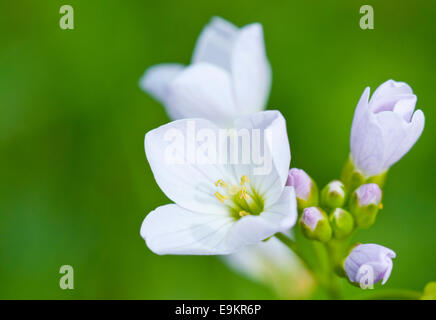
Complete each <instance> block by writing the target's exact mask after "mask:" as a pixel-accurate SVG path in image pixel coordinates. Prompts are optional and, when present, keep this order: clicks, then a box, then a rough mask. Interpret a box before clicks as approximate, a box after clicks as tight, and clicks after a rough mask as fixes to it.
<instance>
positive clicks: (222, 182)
mask: <svg viewBox="0 0 436 320" xmlns="http://www.w3.org/2000/svg"><path fill="white" fill-rule="evenodd" d="M189 121H195V123H196V126H197V127H198V128H199V129H202V128H207V129H208V130H210V131H213V132H218V131H220V129H219V127H218V126H216V125H215V124H213V123H212V122H211V121H208V120H204V119H196V120H189V119H186V120H178V121H174V122H171V123H169V124H166V125H164V126H161V127H159V128H157V129H154V130H152V131H150V132H148V133H147V134H146V137H145V153H146V155H147V159H148V161H149V163H150V167H151V169H152V171H153V174H154V177H155V179H156V182H157V184H158V185H159V187H160V188H161V189H162V191H163V192H164V193H165V194H166V195H167V197H168V198H170V199H171V200H172V201H174V202H175V204H169V205H165V206H161V207H158V208H157V209H156V210H154V211H152V212H150V213H149V214H148V215H147V217H146V218H145V220H144V222H143V223H142V227H141V236H142V237H143V238H144V239H145V241H146V243H147V246H148V247H149V248H150V249H151V250H152V251H153V252H155V253H157V254H229V253H233V252H235V251H237V250H239V249H241V248H242V247H243V246H245V245H247V244H253V243H257V242H260V241H262V240H264V239H266V238H268V237H270V236H272V235H274V234H275V233H277V232H283V231H287V230H289V229H290V228H291V227H292V226H293V225H294V224H295V222H296V219H297V207H296V206H297V205H296V198H295V192H294V188H293V187H288V186H285V183H286V179H287V177H288V170H289V164H290V160H291V153H290V148H289V142H288V138H287V133H286V123H285V119H284V118H283V116H282V115H281V113H280V112H278V111H265V112H260V113H257V114H254V115H252V116H247V117H243V118H240V119H238V120H236V121H235V122H234V127H235V128H237V129H238V128H244V129H245V130H251V131H254V129H256V130H260V133H261V134H264V132H265V131H268V132H269V133H270V138H265V140H266V147H265V152H267V153H268V156H269V157H271V160H272V168H271V171H270V172H269V173H268V174H254V173H253V172H254V170H255V169H254V164H253V162H252V161H251V162H250V163H248V164H221V163H216V162H212V163H207V162H206V163H204V164H199V163H192V162H190V161H184V162H182V163H180V164H176V163H169V162H168V161H167V158H166V157H167V146H168V145H169V144H172V145H173V147H174V144H180V149H177V148H176V149H177V150H181V149H184V148H185V141H183V140H181V141H178V140H174V141H168V139H167V138H166V137H165V135H166V133H168V132H170V130H173V131H174V130H180V131H181V132H186V127H187V124H188V123H189ZM218 135H219V134H218V133H217V134H216V136H218ZM272 143H273V144H274V147H273V146H272ZM186 144H187V148H192V149H194V150H197V151H199V152H204V150H203V149H201V144H200V143H198V142H197V141H195V140H191V139H188V140H187V141H186ZM204 157H206V158H207V157H208V155H206V154H204Z"/></svg>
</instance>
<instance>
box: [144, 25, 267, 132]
mask: <svg viewBox="0 0 436 320" xmlns="http://www.w3.org/2000/svg"><path fill="white" fill-rule="evenodd" d="M140 86H141V88H142V89H143V90H144V91H145V92H148V93H149V94H150V95H152V96H153V97H154V98H155V99H157V100H158V101H160V102H161V103H162V104H163V105H164V106H165V108H166V111H167V113H168V115H169V116H170V117H171V118H172V119H173V120H176V119H183V118H204V119H208V120H211V121H214V122H215V123H216V124H218V125H222V126H225V125H229V124H231V123H233V120H235V119H236V118H238V117H240V116H243V115H249V114H252V113H255V112H259V111H262V110H263V109H264V108H265V104H266V102H267V99H268V96H269V92H270V87H271V68H270V65H269V62H268V60H267V57H266V53H265V46H264V40H263V30H262V25H260V24H259V23H253V24H250V25H247V26H245V27H242V28H240V29H239V28H237V27H236V26H234V25H233V24H231V23H230V22H228V21H226V20H224V19H222V18H218V17H214V18H212V20H211V21H210V23H209V24H208V25H206V27H205V28H204V30H203V31H202V33H201V34H200V36H199V38H198V40H197V44H196V47H195V50H194V54H193V57H192V61H191V65H189V66H184V65H181V64H176V63H169V64H159V65H155V66H152V67H150V68H149V69H148V70H147V71H146V72H145V74H144V75H143V77H142V78H141V80H140Z"/></svg>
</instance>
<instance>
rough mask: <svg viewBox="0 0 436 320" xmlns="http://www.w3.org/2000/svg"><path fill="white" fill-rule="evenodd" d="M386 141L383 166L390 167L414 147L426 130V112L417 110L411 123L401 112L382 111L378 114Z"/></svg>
mask: <svg viewBox="0 0 436 320" xmlns="http://www.w3.org/2000/svg"><path fill="white" fill-rule="evenodd" d="M376 118H377V121H378V123H379V126H380V129H381V130H382V134H383V139H384V141H385V155H384V160H383V166H384V167H385V168H389V167H390V166H392V165H393V164H395V163H396V162H397V161H398V160H400V159H401V158H402V157H403V156H404V155H405V154H406V153H407V152H409V150H410V149H411V148H412V147H413V145H414V144H415V143H416V141H417V140H418V139H419V137H420V136H421V133H422V131H423V130H424V123H425V118H424V113H423V112H422V111H421V110H417V111H416V112H415V113H414V114H413V117H412V121H411V122H410V123H408V122H406V121H404V118H403V116H402V115H401V114H398V113H394V112H381V113H379V114H377V115H376Z"/></svg>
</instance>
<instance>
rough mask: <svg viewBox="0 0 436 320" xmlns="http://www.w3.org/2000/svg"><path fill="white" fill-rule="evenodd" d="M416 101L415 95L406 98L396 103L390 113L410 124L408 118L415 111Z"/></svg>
mask: <svg viewBox="0 0 436 320" xmlns="http://www.w3.org/2000/svg"><path fill="white" fill-rule="evenodd" d="M416 99H417V98H416V96H415V95H411V96H407V98H404V99H401V100H399V101H397V102H396V103H395V105H394V108H393V110H392V111H393V112H395V113H398V114H399V115H401V116H402V117H403V119H404V121H406V122H410V118H411V117H412V114H413V111H414V110H415V105H416Z"/></svg>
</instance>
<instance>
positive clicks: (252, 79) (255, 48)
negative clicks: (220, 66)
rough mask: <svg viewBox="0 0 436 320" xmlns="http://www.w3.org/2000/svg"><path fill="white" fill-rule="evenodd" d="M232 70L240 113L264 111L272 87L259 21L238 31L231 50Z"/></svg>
mask: <svg viewBox="0 0 436 320" xmlns="http://www.w3.org/2000/svg"><path fill="white" fill-rule="evenodd" d="M231 73H232V77H233V85H234V88H235V95H236V105H237V106H238V108H240V110H241V111H242V113H243V114H250V113H254V112H258V111H261V110H263V109H264V108H265V105H266V103H267V100H268V96H269V92H270V89H271V66H270V64H269V62H268V59H267V57H266V52H265V44H264V39H263V29H262V25H261V24H259V23H254V24H250V25H247V26H245V27H243V28H241V30H240V31H239V33H238V35H237V37H236V39H235V43H234V48H233V51H232V72H231Z"/></svg>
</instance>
